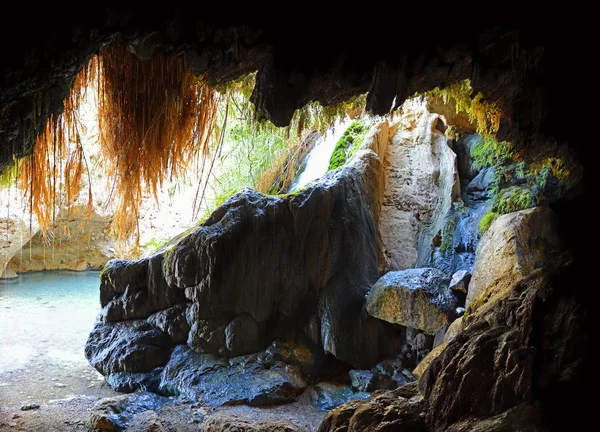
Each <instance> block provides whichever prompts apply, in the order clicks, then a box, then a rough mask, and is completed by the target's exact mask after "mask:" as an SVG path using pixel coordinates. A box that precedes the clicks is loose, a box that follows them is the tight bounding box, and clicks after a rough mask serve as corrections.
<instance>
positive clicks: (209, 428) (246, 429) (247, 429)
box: [202, 415, 305, 432]
mask: <svg viewBox="0 0 600 432" xmlns="http://www.w3.org/2000/svg"><path fill="white" fill-rule="evenodd" d="M202 431H204V432H305V430H304V429H302V428H299V427H298V426H296V425H294V424H292V423H290V422H288V421H286V420H248V419H243V418H238V417H236V416H225V415H219V416H211V417H209V418H208V419H207V420H206V421H205V422H204V424H203V425H202Z"/></svg>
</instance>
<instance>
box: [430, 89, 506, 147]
mask: <svg viewBox="0 0 600 432" xmlns="http://www.w3.org/2000/svg"><path fill="white" fill-rule="evenodd" d="M424 96H425V97H427V96H439V97H441V98H442V100H443V101H444V103H445V104H447V103H450V102H451V101H453V102H454V109H455V110H456V112H457V113H459V112H461V111H462V112H465V113H466V114H467V115H468V116H469V120H470V121H472V122H474V123H475V124H476V125H477V133H479V134H481V135H482V136H484V137H486V138H488V137H494V136H495V134H496V132H497V131H498V128H499V126H500V117H501V115H502V113H501V111H500V108H499V107H498V106H497V105H496V103H494V102H492V103H490V102H488V101H486V100H485V98H484V96H483V94H482V93H481V92H479V93H477V94H475V95H473V88H472V87H471V81H470V80H468V79H467V80H464V81H460V82H458V83H456V84H453V85H451V86H449V87H446V88H443V89H440V88H439V87H436V88H434V89H433V90H431V91H428V92H426V93H425V94H424Z"/></svg>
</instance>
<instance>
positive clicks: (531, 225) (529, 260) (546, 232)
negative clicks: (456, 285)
mask: <svg viewBox="0 0 600 432" xmlns="http://www.w3.org/2000/svg"><path fill="white" fill-rule="evenodd" d="M557 229H558V227H557V221H556V217H555V215H554V212H553V211H552V210H551V209H549V208H547V207H534V208H532V209H527V210H522V211H519V212H514V213H509V214H506V215H502V216H500V217H498V218H497V219H496V220H495V221H494V222H493V223H492V225H491V226H490V227H489V229H488V230H487V231H486V233H485V234H484V235H483V237H482V238H481V240H480V242H479V247H478V248H477V257H476V261H475V268H474V270H473V276H472V277H471V281H470V283H469V292H468V293H467V312H468V313H472V312H474V311H475V310H477V309H478V308H479V307H481V306H482V305H483V304H484V303H490V304H491V303H493V302H495V301H497V300H499V299H501V298H503V297H506V296H507V295H508V294H509V293H510V291H511V289H512V287H513V286H514V283H515V282H516V281H518V280H520V279H522V278H524V277H525V276H527V275H529V274H531V273H532V272H533V271H534V270H535V269H537V268H540V267H542V266H544V265H545V264H547V263H548V262H549V261H550V260H551V259H552V258H553V257H557V256H558V255H559V253H560V252H561V249H562V245H561V242H560V240H559V238H558V236H557V232H558V231H557Z"/></svg>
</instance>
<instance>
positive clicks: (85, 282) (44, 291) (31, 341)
mask: <svg viewBox="0 0 600 432" xmlns="http://www.w3.org/2000/svg"><path fill="white" fill-rule="evenodd" d="M99 274H100V272H97V271H87V272H70V271H52V272H33V273H25V274H23V275H21V276H20V277H19V278H17V279H15V280H1V281H0V402H6V400H7V399H12V398H11V397H9V396H11V395H14V394H20V395H21V396H20V399H19V400H23V401H26V400H29V399H32V398H33V399H35V397H36V393H37V396H38V397H39V395H40V391H42V389H43V387H44V385H45V386H46V387H47V388H46V391H45V392H44V395H45V398H46V399H49V398H52V397H59V396H61V395H62V396H64V395H65V394H79V393H81V389H82V388H88V387H89V386H90V385H93V384H94V382H95V381H96V380H97V379H98V378H97V377H98V374H97V372H96V371H95V370H94V369H93V368H92V367H91V366H90V365H89V364H88V362H87V360H86V359H85V356H84V354H83V349H84V346H85V342H86V340H87V337H88V335H89V333H90V331H91V330H92V328H93V326H94V322H95V320H96V316H97V315H98V313H99V312H100V299H99V285H100V276H99Z"/></svg>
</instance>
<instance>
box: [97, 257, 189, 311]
mask: <svg viewBox="0 0 600 432" xmlns="http://www.w3.org/2000/svg"><path fill="white" fill-rule="evenodd" d="M185 301H186V298H185V292H184V291H183V290H182V289H179V288H177V287H173V286H170V285H168V284H167V283H166V281H165V278H164V275H163V255H162V254H155V255H153V256H151V257H149V258H145V259H141V260H138V261H124V260H110V261H108V262H107V263H106V266H105V267H104V269H103V270H102V273H101V274H100V305H101V306H102V312H101V315H102V317H103V319H104V320H105V321H107V322H114V321H122V320H134V319H140V318H144V319H145V318H148V317H149V316H150V315H152V314H154V313H156V312H158V311H161V310H164V309H168V308H170V307H171V306H175V305H177V304H181V303H184V302H185Z"/></svg>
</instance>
